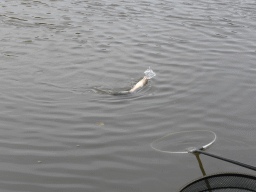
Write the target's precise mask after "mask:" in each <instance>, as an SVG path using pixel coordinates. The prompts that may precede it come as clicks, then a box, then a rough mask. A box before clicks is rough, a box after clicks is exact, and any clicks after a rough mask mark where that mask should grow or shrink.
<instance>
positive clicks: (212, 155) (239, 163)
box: [191, 149, 256, 171]
mask: <svg viewBox="0 0 256 192" xmlns="http://www.w3.org/2000/svg"><path fill="white" fill-rule="evenodd" d="M191 153H201V154H204V155H207V156H210V157H214V158H216V159H220V160H223V161H227V162H229V163H233V164H236V165H239V166H241V167H245V168H247V169H251V170H254V171H256V167H254V166H252V165H247V164H245V163H241V162H238V161H234V160H231V159H228V158H225V157H221V156H218V155H214V154H211V153H208V152H205V151H202V150H200V149H195V150H193V151H191Z"/></svg>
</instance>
